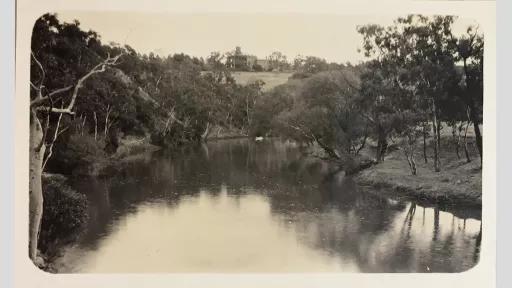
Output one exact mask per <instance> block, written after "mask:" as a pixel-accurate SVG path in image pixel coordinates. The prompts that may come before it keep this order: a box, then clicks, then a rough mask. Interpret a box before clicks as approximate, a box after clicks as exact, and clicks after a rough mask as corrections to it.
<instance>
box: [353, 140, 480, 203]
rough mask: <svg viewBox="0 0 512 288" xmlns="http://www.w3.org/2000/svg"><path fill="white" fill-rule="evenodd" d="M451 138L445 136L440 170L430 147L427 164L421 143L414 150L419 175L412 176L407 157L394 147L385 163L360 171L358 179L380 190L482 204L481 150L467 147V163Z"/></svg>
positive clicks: (364, 184)
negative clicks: (457, 152)
mask: <svg viewBox="0 0 512 288" xmlns="http://www.w3.org/2000/svg"><path fill="white" fill-rule="evenodd" d="M450 140H451V139H450V138H449V137H443V139H442V147H441V148H442V149H441V155H440V156H441V158H440V161H441V171H440V172H435V171H434V167H433V166H434V164H433V158H432V155H431V154H432V148H431V147H427V148H428V149H427V151H428V153H427V155H428V157H427V160H428V163H425V160H424V157H423V149H422V146H420V145H419V146H418V149H417V151H416V153H415V160H416V164H417V171H418V172H417V175H415V176H413V175H411V172H410V168H409V166H408V164H407V161H406V158H405V156H404V155H403V153H402V152H401V151H399V150H395V151H393V152H391V153H389V155H388V156H387V157H386V159H385V161H384V162H382V163H379V164H377V165H374V166H372V167H370V168H368V169H366V170H364V171H362V172H360V173H359V174H358V175H357V176H356V181H357V182H358V183H359V184H360V185H362V186H368V187H372V188H374V189H377V191H380V192H381V193H390V194H394V195H397V196H407V197H413V198H417V199H420V200H423V201H425V200H426V201H430V202H436V203H446V204H469V205H481V203H482V169H481V165H480V158H479V156H478V152H477V151H476V149H475V148H474V147H473V144H470V147H469V149H468V150H469V152H470V157H471V159H472V161H471V162H469V163H468V162H467V160H466V158H465V156H464V151H463V150H462V149H461V153H460V156H461V158H460V159H459V158H458V157H457V154H456V152H455V146H454V144H453V143H452V142H451V141H450Z"/></svg>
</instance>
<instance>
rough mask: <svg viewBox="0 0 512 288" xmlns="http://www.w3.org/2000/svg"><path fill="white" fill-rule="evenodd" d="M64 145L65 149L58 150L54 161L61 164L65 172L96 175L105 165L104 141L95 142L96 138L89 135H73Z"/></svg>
mask: <svg viewBox="0 0 512 288" xmlns="http://www.w3.org/2000/svg"><path fill="white" fill-rule="evenodd" d="M63 144H64V145H62V146H63V147H59V148H58V149H56V153H55V157H54V158H55V159H54V160H55V161H58V162H59V164H60V165H59V166H61V168H63V170H64V171H68V172H71V173H73V174H87V175H94V174H97V173H98V171H99V169H100V168H101V167H102V166H103V165H104V164H105V161H106V154H105V151H104V148H105V141H104V140H103V139H99V140H94V136H92V135H89V134H84V135H80V134H73V135H71V136H70V137H69V139H68V141H67V142H66V143H63Z"/></svg>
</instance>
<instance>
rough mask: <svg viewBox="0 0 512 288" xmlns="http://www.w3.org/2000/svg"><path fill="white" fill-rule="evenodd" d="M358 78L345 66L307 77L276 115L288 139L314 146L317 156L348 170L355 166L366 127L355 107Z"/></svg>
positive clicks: (363, 141)
mask: <svg viewBox="0 0 512 288" xmlns="http://www.w3.org/2000/svg"><path fill="white" fill-rule="evenodd" d="M359 85H360V83H359V78H358V76H357V75H356V74H355V73H354V72H353V71H350V70H348V69H346V70H341V71H327V72H322V73H319V74H316V75H314V76H312V77H310V78H308V79H307V80H306V82H305V83H304V85H303V87H301V88H300V89H299V92H298V93H299V94H298V96H297V99H296V100H295V102H294V105H293V107H292V108H291V109H289V110H285V111H283V112H281V113H280V115H279V116H278V119H279V122H280V123H281V126H282V127H283V130H284V132H285V133H286V134H287V135H288V136H289V137H291V138H293V139H295V140H297V141H299V142H303V143H307V144H309V145H317V146H318V147H319V148H320V149H321V151H322V152H323V153H322V154H320V155H316V156H318V157H320V158H322V159H325V160H329V161H334V162H336V163H338V164H339V165H340V166H342V167H344V169H345V171H346V172H347V173H352V172H355V171H356V170H357V168H358V165H359V164H358V163H357V161H358V159H360V157H359V156H360V155H359V153H360V151H361V150H362V149H363V148H364V146H365V144H366V139H367V136H368V129H367V128H368V127H367V122H366V120H365V119H364V118H363V117H362V115H361V113H360V110H359V109H358V104H357V103H358V98H359Z"/></svg>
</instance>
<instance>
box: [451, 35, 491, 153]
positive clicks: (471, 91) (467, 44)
mask: <svg viewBox="0 0 512 288" xmlns="http://www.w3.org/2000/svg"><path fill="white" fill-rule="evenodd" d="M456 41H457V57H458V58H457V59H458V60H460V61H462V63H463V69H464V70H463V73H464V77H463V79H464V81H463V83H462V87H463V90H464V93H463V95H462V100H463V101H464V102H465V103H466V107H467V110H468V111H467V114H468V120H469V121H471V122H472V123H473V128H474V130H475V137H476V143H477V148H478V152H479V153H480V160H481V159H482V156H483V150H482V133H481V131H480V127H479V125H480V124H481V123H483V118H482V114H483V65H484V38H483V36H482V35H481V34H479V33H478V28H477V27H472V26H470V27H468V29H467V30H466V34H465V35H462V36H461V37H459V38H458V39H456Z"/></svg>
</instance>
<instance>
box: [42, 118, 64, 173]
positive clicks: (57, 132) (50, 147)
mask: <svg viewBox="0 0 512 288" xmlns="http://www.w3.org/2000/svg"><path fill="white" fill-rule="evenodd" d="M61 119H62V113H60V114H59V119H58V120H57V125H56V127H55V132H54V133H53V138H52V141H51V142H50V145H49V146H48V154H47V155H46V158H44V161H43V166H42V170H43V171H44V167H45V166H46V163H47V162H48V159H50V157H51V156H52V154H53V144H54V143H55V140H57V137H58V136H59V135H60V134H62V133H63V132H64V131H65V130H67V128H65V129H63V131H60V132H59V127H60V120H61Z"/></svg>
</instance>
